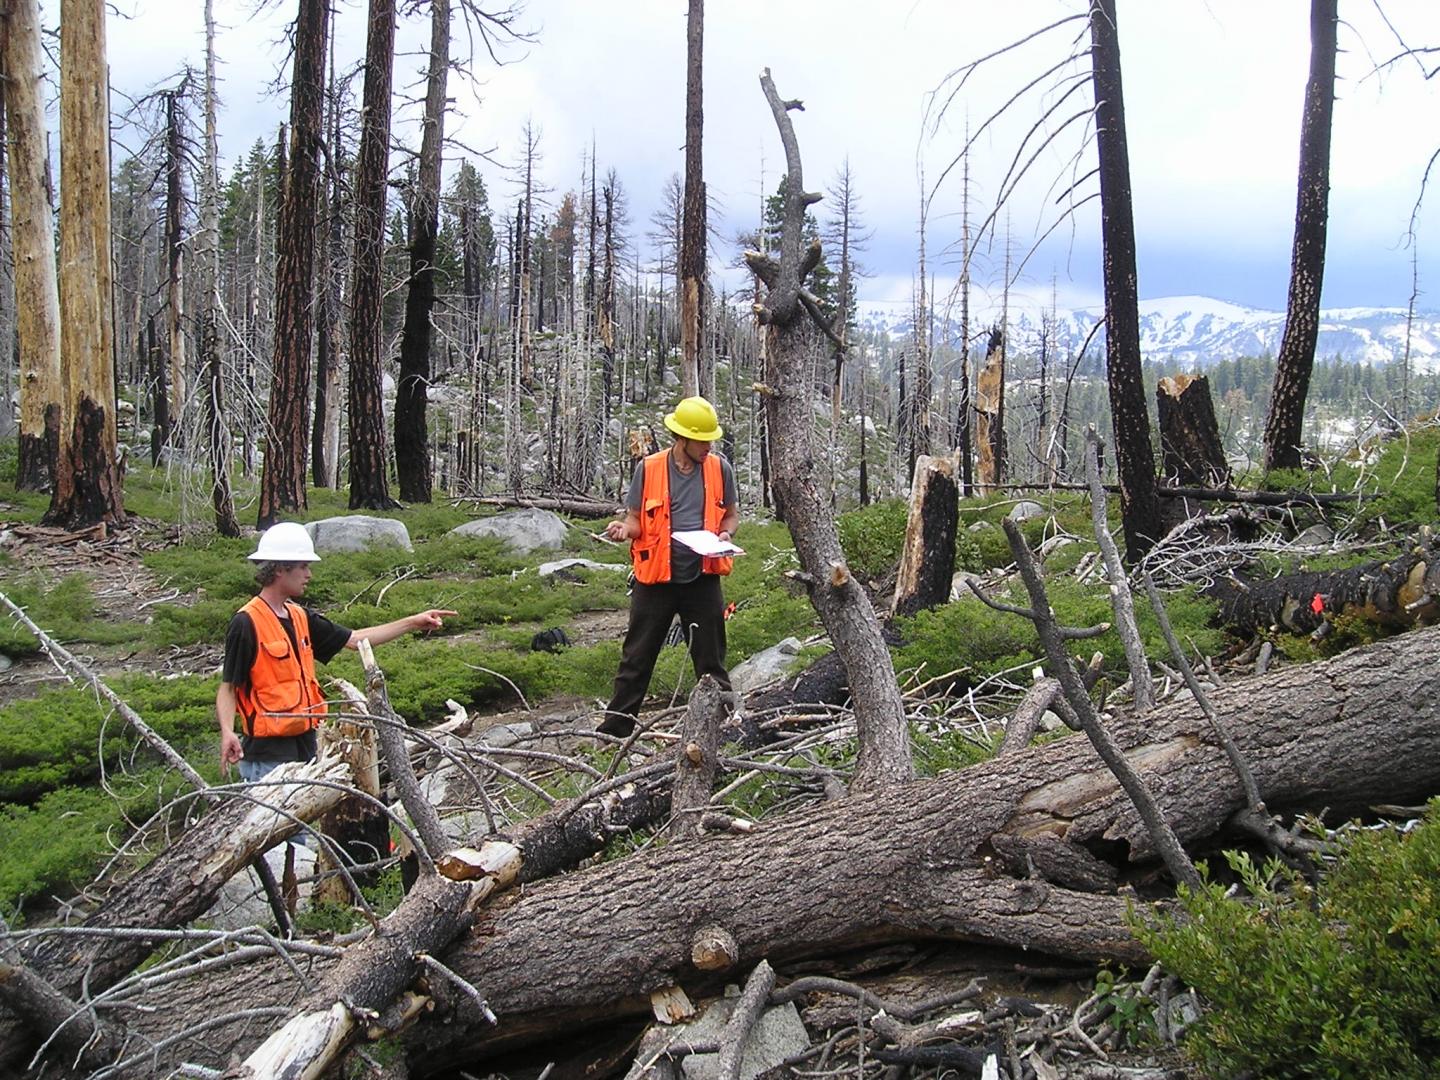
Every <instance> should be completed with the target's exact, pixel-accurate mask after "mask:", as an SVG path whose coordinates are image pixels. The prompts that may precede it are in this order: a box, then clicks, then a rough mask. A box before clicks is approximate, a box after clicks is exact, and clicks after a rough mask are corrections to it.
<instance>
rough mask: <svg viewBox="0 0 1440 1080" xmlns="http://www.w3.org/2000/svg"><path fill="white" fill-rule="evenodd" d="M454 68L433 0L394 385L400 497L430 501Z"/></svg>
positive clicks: (446, 23) (446, 28) (444, 1)
mask: <svg viewBox="0 0 1440 1080" xmlns="http://www.w3.org/2000/svg"><path fill="white" fill-rule="evenodd" d="M449 71H450V0H431V4H430V70H429V72H428V73H427V74H426V77H425V120H424V131H423V132H422V133H421V136H420V168H419V172H418V175H417V178H416V179H417V184H416V188H415V203H414V206H413V208H412V214H413V220H414V223H415V225H414V228H415V231H414V235H413V236H412V237H411V240H410V290H409V292H407V293H406V295H405V327H404V330H403V331H402V332H401V336H400V381H399V383H398V384H397V385H396V387H395V472H396V475H397V476H398V478H399V480H400V498H402V499H404V500H406V501H408V502H427V503H428V502H429V501H430V489H431V487H432V485H433V483H434V478H433V477H432V476H431V474H430V437H429V432H428V431H427V429H426V426H425V412H426V397H427V395H428V393H429V391H430V309H431V308H433V307H434V306H435V241H436V238H437V237H438V236H439V234H440V166H441V159H442V156H443V153H444V147H445V86H446V81H447V76H448V74H449Z"/></svg>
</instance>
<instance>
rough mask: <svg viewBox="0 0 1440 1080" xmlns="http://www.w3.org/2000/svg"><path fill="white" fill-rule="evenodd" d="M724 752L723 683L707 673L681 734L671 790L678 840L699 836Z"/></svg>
mask: <svg viewBox="0 0 1440 1080" xmlns="http://www.w3.org/2000/svg"><path fill="white" fill-rule="evenodd" d="M719 753H720V684H719V683H718V682H716V681H715V679H714V678H713V677H712V676H709V675H706V676H705V677H703V678H702V679H701V680H700V681H699V682H698V683H697V684H696V685H695V689H694V691H692V692H691V694H690V707H689V708H688V709H686V710H685V725H684V727H683V728H681V733H680V753H679V761H678V764H677V765H676V770H675V786H674V787H673V788H672V789H671V795H670V812H671V825H670V835H671V836H672V837H674V838H675V839H677V840H678V839H681V838H684V837H693V836H699V835H700V833H701V828H700V815H701V814H702V813H703V812H704V810H705V808H706V807H707V806H708V805H709V804H710V794H711V792H713V791H714V790H715V770H716V767H717V766H718V764H719V762H718V755H719Z"/></svg>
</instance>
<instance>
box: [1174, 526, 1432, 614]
mask: <svg viewBox="0 0 1440 1080" xmlns="http://www.w3.org/2000/svg"><path fill="white" fill-rule="evenodd" d="M1202 591H1203V592H1204V594H1205V595H1206V596H1210V597H1213V598H1214V599H1216V600H1218V601H1219V603H1220V620H1221V622H1223V623H1224V624H1225V625H1227V626H1231V627H1234V628H1235V629H1237V630H1269V629H1271V628H1272V627H1273V628H1277V629H1282V630H1288V631H1290V632H1291V633H1294V634H1311V633H1315V632H1316V631H1318V630H1320V629H1321V627H1322V626H1325V625H1326V624H1328V623H1330V622H1331V621H1333V619H1334V618H1335V617H1336V616H1337V615H1343V616H1347V617H1352V618H1359V619H1364V620H1365V621H1366V622H1373V623H1377V624H1379V625H1381V626H1390V627H1398V626H1409V625H1413V624H1414V623H1417V622H1418V623H1422V624H1423V623H1429V622H1433V621H1435V620H1436V619H1440V540H1437V539H1436V538H1435V537H1434V536H1423V537H1421V539H1420V540H1419V542H1417V543H1416V544H1415V545H1414V546H1413V547H1411V548H1410V550H1408V551H1406V552H1405V554H1403V555H1401V556H1399V557H1398V558H1394V559H1383V560H1378V561H1375V562H1368V563H1363V564H1361V565H1359V566H1351V567H1346V568H1345V569H1343V570H1322V571H1302V572H1300V573H1296V574H1285V575H1282V576H1280V577H1276V578H1270V579H1268V580H1263V581H1242V580H1240V579H1239V578H1235V577H1226V578H1217V579H1216V580H1215V582H1214V583H1213V584H1211V585H1209V586H1207V587H1206V588H1205V589H1204V590H1202Z"/></svg>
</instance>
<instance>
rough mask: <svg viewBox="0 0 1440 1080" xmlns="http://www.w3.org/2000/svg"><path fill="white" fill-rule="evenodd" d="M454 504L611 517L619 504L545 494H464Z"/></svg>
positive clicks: (584, 516) (588, 516)
mask: <svg viewBox="0 0 1440 1080" xmlns="http://www.w3.org/2000/svg"><path fill="white" fill-rule="evenodd" d="M451 502H452V503H454V505H456V506H503V507H515V508H518V509H522V510H523V509H529V508H531V507H534V508H536V509H539V510H556V511H558V512H560V513H562V514H570V515H571V516H572V517H580V518H605V517H613V516H614V515H615V513H616V512H617V510H618V509H619V504H617V503H613V502H602V501H600V500H598V499H584V498H578V497H577V498H573V499H564V498H556V497H551V496H546V495H465V496H461V497H460V498H457V499H452V500H451Z"/></svg>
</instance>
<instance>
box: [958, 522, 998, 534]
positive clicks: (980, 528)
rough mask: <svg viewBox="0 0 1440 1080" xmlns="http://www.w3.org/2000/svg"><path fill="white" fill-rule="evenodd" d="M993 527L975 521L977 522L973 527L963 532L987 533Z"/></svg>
mask: <svg viewBox="0 0 1440 1080" xmlns="http://www.w3.org/2000/svg"><path fill="white" fill-rule="evenodd" d="M994 527H995V526H994V525H992V524H991V523H990V522H988V521H977V522H975V524H974V525H971V526H969V527H968V528H967V529H966V530H965V531H966V532H987V531H988V530H990V529H993V528H994Z"/></svg>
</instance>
